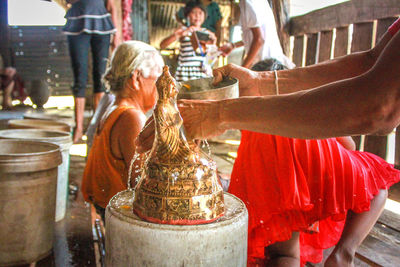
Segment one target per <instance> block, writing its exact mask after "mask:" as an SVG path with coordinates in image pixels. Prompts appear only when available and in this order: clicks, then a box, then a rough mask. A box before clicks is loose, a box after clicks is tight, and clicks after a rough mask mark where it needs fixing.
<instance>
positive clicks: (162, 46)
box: [160, 41, 168, 49]
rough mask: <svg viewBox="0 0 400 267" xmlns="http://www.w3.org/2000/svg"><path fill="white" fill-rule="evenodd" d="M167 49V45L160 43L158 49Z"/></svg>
mask: <svg viewBox="0 0 400 267" xmlns="http://www.w3.org/2000/svg"><path fill="white" fill-rule="evenodd" d="M167 47H168V45H167V44H166V43H165V41H162V42H161V43H160V49H165V48H167Z"/></svg>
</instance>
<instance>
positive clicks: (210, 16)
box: [175, 0, 222, 46]
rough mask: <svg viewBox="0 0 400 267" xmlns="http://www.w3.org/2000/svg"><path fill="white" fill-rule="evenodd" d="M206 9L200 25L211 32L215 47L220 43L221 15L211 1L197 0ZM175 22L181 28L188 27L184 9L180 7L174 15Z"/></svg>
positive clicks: (217, 6)
mask: <svg viewBox="0 0 400 267" xmlns="http://www.w3.org/2000/svg"><path fill="white" fill-rule="evenodd" d="M197 2H199V3H201V4H202V5H203V6H205V7H206V11H207V16H206V18H205V20H204V22H203V24H202V25H201V26H202V27H203V28H206V29H208V30H210V31H212V32H213V33H214V34H215V36H216V38H217V43H216V44H217V46H219V45H220V43H221V24H222V14H221V10H220V8H219V5H218V4H217V3H216V2H214V1H212V0H197ZM175 17H176V20H177V21H178V22H179V23H181V24H182V25H183V26H190V24H189V21H188V18H187V17H186V16H185V7H181V8H180V9H179V10H178V12H177V13H176V15H175Z"/></svg>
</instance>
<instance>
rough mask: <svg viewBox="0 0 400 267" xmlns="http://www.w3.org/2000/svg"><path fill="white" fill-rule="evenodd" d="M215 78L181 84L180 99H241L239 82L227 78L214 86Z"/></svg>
mask: <svg viewBox="0 0 400 267" xmlns="http://www.w3.org/2000/svg"><path fill="white" fill-rule="evenodd" d="M212 82H213V78H212V77H210V78H201V79H195V80H189V81H185V82H182V83H181V88H180V90H179V94H178V99H202V100H222V99H228V98H237V97H239V81H238V80H237V79H236V78H233V77H225V78H224V79H223V80H222V81H221V82H220V83H219V84H217V85H213V84H212Z"/></svg>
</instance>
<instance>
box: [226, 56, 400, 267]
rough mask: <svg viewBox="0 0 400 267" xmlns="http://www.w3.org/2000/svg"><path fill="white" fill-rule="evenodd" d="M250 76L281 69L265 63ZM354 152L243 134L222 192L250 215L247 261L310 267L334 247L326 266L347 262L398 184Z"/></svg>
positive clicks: (370, 158) (340, 143)
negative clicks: (307, 265)
mask: <svg viewBox="0 0 400 267" xmlns="http://www.w3.org/2000/svg"><path fill="white" fill-rule="evenodd" d="M253 69H254V70H258V71H261V70H282V69H285V68H284V66H283V65H282V64H280V63H279V62H278V61H276V60H275V59H267V60H263V61H261V62H258V63H257V64H255V65H254V66H253ZM354 149H355V143H354V141H353V140H352V138H351V137H350V136H348V137H340V138H330V139H321V140H306V139H292V138H287V137H281V136H275V135H269V134H263V133H257V132H252V131H246V130H243V131H242V138H241V142H240V146H239V149H238V152H237V158H236V160H235V163H234V166H233V171H232V175H231V184H230V187H229V192H230V193H232V194H234V195H235V196H237V197H239V198H240V199H241V200H243V202H244V203H246V206H247V208H248V211H249V231H248V232H249V236H248V256H249V260H250V262H257V261H265V262H267V263H268V264H269V265H270V266H280V264H283V263H284V262H285V263H286V264H292V266H295V265H296V266H298V265H299V262H300V260H301V263H302V265H303V264H304V263H306V262H315V263H317V262H320V261H321V260H322V258H323V253H322V252H323V249H325V248H330V247H332V246H335V245H336V247H335V249H334V250H333V251H332V253H331V255H330V256H329V257H328V260H327V261H326V263H325V264H326V265H327V266H329V264H333V263H334V264H338V265H339V266H347V265H349V264H352V263H353V259H354V253H355V251H356V249H357V247H358V245H359V244H360V243H361V242H362V240H363V239H364V238H365V237H366V236H367V235H368V233H369V231H370V230H371V229H372V227H373V225H374V224H375V222H376V220H377V218H378V217H379V215H380V213H381V211H382V210H383V205H384V203H385V199H386V196H387V190H386V188H388V187H389V186H390V185H392V184H393V183H395V182H397V181H399V180H400V172H399V171H397V170H395V169H393V167H392V166H390V165H389V164H388V163H386V162H385V161H384V160H383V159H381V158H379V157H377V156H375V155H373V154H370V153H364V152H358V151H350V150H354ZM371 200H372V201H371ZM346 214H347V218H346ZM343 227H344V228H345V229H346V231H344V232H343V234H342V230H343ZM264 249H265V250H266V251H267V259H264ZM250 265H251V264H250Z"/></svg>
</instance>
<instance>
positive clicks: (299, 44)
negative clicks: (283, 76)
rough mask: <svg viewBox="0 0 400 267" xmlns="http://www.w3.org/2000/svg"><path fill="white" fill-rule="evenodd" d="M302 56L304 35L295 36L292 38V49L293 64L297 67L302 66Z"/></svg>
mask: <svg viewBox="0 0 400 267" xmlns="http://www.w3.org/2000/svg"><path fill="white" fill-rule="evenodd" d="M303 54H304V35H300V36H296V37H295V38H294V48H293V63H294V64H296V66H297V67H302V66H303Z"/></svg>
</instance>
